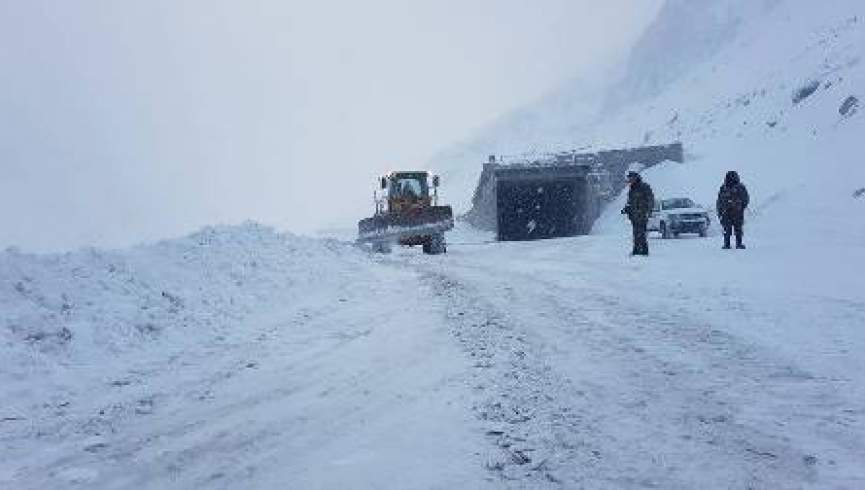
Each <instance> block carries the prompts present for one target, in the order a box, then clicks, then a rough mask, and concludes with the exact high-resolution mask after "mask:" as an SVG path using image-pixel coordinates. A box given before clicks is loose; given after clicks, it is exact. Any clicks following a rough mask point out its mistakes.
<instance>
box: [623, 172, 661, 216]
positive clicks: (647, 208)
mask: <svg viewBox="0 0 865 490" xmlns="http://www.w3.org/2000/svg"><path fill="white" fill-rule="evenodd" d="M654 207H655V194H654V193H653V192H652V187H651V186H649V184H647V183H645V182H643V179H641V178H639V177H637V181H636V182H634V183H633V184H631V188H630V189H628V205H627V207H625V209H624V212H625V214H627V215H628V218H630V219H631V221H646V220H648V219H649V215H650V214H651V213H652V208H654Z"/></svg>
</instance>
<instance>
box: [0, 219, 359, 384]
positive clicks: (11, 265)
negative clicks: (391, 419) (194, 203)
mask: <svg viewBox="0 0 865 490" xmlns="http://www.w3.org/2000/svg"><path fill="white" fill-rule="evenodd" d="M362 258H363V254H361V253H359V252H356V251H354V249H352V248H351V247H349V246H347V245H343V244H338V243H337V242H329V241H321V240H312V239H306V238H300V237H296V236H292V235H283V234H279V233H276V232H275V231H274V230H272V229H270V228H267V227H264V226H261V225H257V224H254V223H248V224H245V225H242V226H233V227H229V226H223V227H210V228H205V229H203V230H201V231H199V232H197V233H195V234H192V235H190V236H188V237H185V238H181V239H177V240H169V241H164V242H160V243H156V244H153V245H146V246H140V247H137V248H134V249H130V250H128V251H103V250H97V249H90V250H83V251H79V252H73V253H66V254H63V255H30V254H22V253H19V252H17V251H15V250H7V251H5V252H3V253H2V254H0V359H2V360H3V365H4V367H5V369H4V370H3V374H2V378H3V379H2V382H0V386H2V388H0V398H3V399H4V400H9V399H14V398H16V390H28V386H29V385H30V382H31V378H32V377H33V376H34V375H37V374H38V376H39V377H43V376H49V377H50V376H53V375H55V374H56V375H59V376H63V374H62V371H63V370H64V369H65V368H66V367H67V366H76V369H77V368H82V369H81V374H85V375H87V376H96V377H99V376H102V375H105V374H106V372H109V371H111V366H112V365H114V364H118V365H120V364H123V365H125V363H127V362H129V359H128V358H130V357H131V358H136V357H140V356H142V355H146V354H148V353H153V354H154V355H158V356H161V357H170V354H171V352H179V351H181V350H183V349H184V348H185V347H187V346H188V345H190V344H196V343H207V342H215V341H224V340H226V339H229V338H231V337H232V336H234V335H242V332H238V331H237V329H238V328H242V325H243V320H244V319H245V318H247V317H248V316H249V315H250V314H252V313H253V312H255V311H256V310H257V309H259V308H261V307H263V306H265V305H269V304H271V303H273V302H280V303H286V302H289V303H291V302H301V301H303V300H304V298H305V297H306V295H309V294H310V293H313V292H314V290H311V285H315V288H317V289H319V290H333V289H335V286H337V285H338V283H339V282H340V281H341V278H342V277H343V276H344V275H345V274H346V272H347V269H348V270H349V271H350V269H351V267H352V262H354V264H355V265H357V264H358V263H359V262H360V261H361V259H362Z"/></svg>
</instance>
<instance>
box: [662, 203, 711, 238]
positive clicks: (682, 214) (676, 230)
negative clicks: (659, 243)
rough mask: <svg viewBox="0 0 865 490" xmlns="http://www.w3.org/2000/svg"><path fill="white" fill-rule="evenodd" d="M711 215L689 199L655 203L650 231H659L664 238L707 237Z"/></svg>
mask: <svg viewBox="0 0 865 490" xmlns="http://www.w3.org/2000/svg"><path fill="white" fill-rule="evenodd" d="M708 229H709V213H708V212H706V210H705V209H703V208H702V207H701V206H700V205H698V204H696V203H694V201H692V200H691V199H688V198H687V197H676V198H672V199H662V200H659V201H655V207H654V208H653V209H652V214H651V215H650V216H649V226H648V230H649V231H657V232H659V233H660V234H661V237H662V238H670V237H678V236H679V234H680V233H696V234H698V235H700V236H701V237H705V236H706V231H707V230H708Z"/></svg>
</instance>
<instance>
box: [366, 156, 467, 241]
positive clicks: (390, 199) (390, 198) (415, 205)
mask: <svg viewBox="0 0 865 490" xmlns="http://www.w3.org/2000/svg"><path fill="white" fill-rule="evenodd" d="M430 181H431V182H430ZM430 184H432V185H430ZM438 186H439V178H438V176H437V175H436V176H432V177H430V174H429V172H424V171H398V172H390V173H388V174H387V175H385V176H383V177H382V178H381V181H380V187H381V191H382V196H381V197H379V195H378V193H376V194H375V215H373V216H372V217H370V218H366V219H362V220H360V222H358V224H357V227H358V241H359V242H362V243H369V244H371V245H372V249H373V251H375V252H380V253H388V252H390V250H391V247H392V245H393V244H399V245H407V246H415V245H421V246H422V247H423V251H424V253H426V254H431V255H436V254H442V253H445V252H447V244H446V243H445V236H444V233H445V232H446V231H448V230H450V229H452V228H453V227H454V214H453V210H452V209H451V207H450V206H439V205H438ZM430 188H432V193H430Z"/></svg>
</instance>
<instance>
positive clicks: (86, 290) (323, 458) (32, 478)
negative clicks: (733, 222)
mask: <svg viewBox="0 0 865 490" xmlns="http://www.w3.org/2000/svg"><path fill="white" fill-rule="evenodd" d="M604 220H606V221H607V227H608V229H609V230H610V234H607V235H598V236H589V237H578V238H572V239H564V240H552V241H542V242H526V243H494V242H491V241H490V240H489V238H490V237H489V236H488V235H487V234H483V233H478V232H474V231H472V230H470V229H465V228H459V229H458V230H456V231H455V232H454V233H452V234H451V246H450V250H449V253H448V254H447V255H446V256H437V257H430V256H424V255H422V254H421V253H420V252H419V251H418V250H417V249H403V250H397V251H396V252H395V253H394V254H393V255H391V256H384V257H380V256H371V255H369V254H367V253H366V252H364V251H362V250H359V249H357V248H355V247H353V246H352V245H349V244H344V243H339V242H334V241H326V240H311V239H303V238H298V237H292V236H283V235H278V234H276V233H274V232H272V231H271V230H269V229H267V228H263V227H259V226H256V225H251V224H250V225H246V226H243V227H238V228H218V229H209V230H205V231H203V232H201V233H198V234H196V235H193V236H191V237H188V238H186V239H181V240H174V241H170V242H164V243H160V244H156V245H152V246H146V247H139V248H137V249H134V250H130V251H122V252H96V251H83V252H78V253H72V254H66V255H62V256H31V255H27V254H22V253H20V252H14V251H12V252H9V251H7V252H5V253H4V254H3V255H2V256H0V257H2V259H0V306H2V310H0V311H2V318H0V321H2V324H0V334H2V335H3V337H2V341H0V357H2V359H3V364H2V365H3V370H2V372H0V390H2V391H0V399H2V400H3V404H2V406H0V411H2V413H0V420H2V422H0V424H2V425H0V450H2V452H3V455H4V457H3V458H2V459H0V483H2V486H3V487H4V488H7V487H8V488H21V489H29V488H286V487H287V488H328V489H330V488H393V489H403V488H580V487H583V488H643V487H655V488H694V487H696V486H702V487H707V488H851V489H852V488H861V487H862V486H863V485H865V469H863V466H862V465H861V461H863V460H865V374H863V373H865V357H863V356H862V352H865V329H863V326H865V293H863V291H865V278H863V277H862V275H861V273H859V270H858V268H856V267H851V264H862V263H865V247H862V246H861V245H858V246H843V245H838V244H832V243H831V242H830V245H828V246H827V248H826V249H825V252H826V253H825V254H820V255H819V257H820V258H821V260H819V261H818V260H817V256H815V255H814V254H813V253H812V248H811V247H810V245H809V244H807V243H802V244H796V243H794V244H790V243H787V242H786V241H785V240H783V239H780V238H776V237H773V236H771V235H768V236H765V235H761V234H754V236H753V237H752V239H751V240H750V242H751V243H750V244H751V245H752V248H751V249H750V250H748V251H746V252H739V251H726V252H722V251H721V250H720V249H719V243H718V240H717V237H710V238H708V239H698V238H683V239H680V240H661V239H658V238H656V239H653V240H652V241H651V248H652V255H651V257H650V258H648V259H632V258H630V257H628V256H627V251H628V250H629V244H628V235H627V228H626V227H625V226H624V225H623V223H622V222H621V220H622V218H621V217H620V216H617V215H614V214H613V213H610V214H609V215H608V216H605V217H604ZM617 228H618V230H617Z"/></svg>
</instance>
